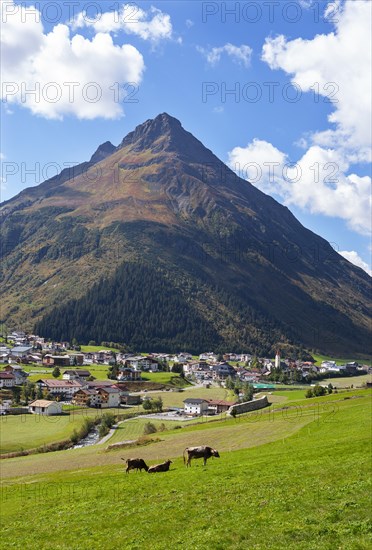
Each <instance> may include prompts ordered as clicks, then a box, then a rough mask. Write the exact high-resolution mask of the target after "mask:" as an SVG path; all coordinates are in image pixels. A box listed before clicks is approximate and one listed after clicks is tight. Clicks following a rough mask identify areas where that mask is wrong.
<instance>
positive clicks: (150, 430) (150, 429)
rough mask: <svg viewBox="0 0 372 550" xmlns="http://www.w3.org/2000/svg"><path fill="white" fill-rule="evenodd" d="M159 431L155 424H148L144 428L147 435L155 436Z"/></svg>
mask: <svg viewBox="0 0 372 550" xmlns="http://www.w3.org/2000/svg"><path fill="white" fill-rule="evenodd" d="M157 431H158V430H157V428H156V426H155V424H153V423H152V422H146V424H145V427H144V428H143V433H144V434H145V435H148V434H154V433H156V432H157Z"/></svg>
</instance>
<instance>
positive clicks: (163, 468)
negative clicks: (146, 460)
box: [147, 460, 172, 474]
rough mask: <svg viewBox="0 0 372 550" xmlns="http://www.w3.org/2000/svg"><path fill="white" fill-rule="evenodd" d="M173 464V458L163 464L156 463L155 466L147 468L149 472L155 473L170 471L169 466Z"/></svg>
mask: <svg viewBox="0 0 372 550" xmlns="http://www.w3.org/2000/svg"><path fill="white" fill-rule="evenodd" d="M171 464H172V461H171V460H166V461H165V462H163V463H162V464H156V465H155V466H150V468H149V469H148V470H147V473H148V474H155V473H156V472H168V470H169V466H170V465H171Z"/></svg>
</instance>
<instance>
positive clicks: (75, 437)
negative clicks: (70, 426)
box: [70, 430, 79, 445]
mask: <svg viewBox="0 0 372 550" xmlns="http://www.w3.org/2000/svg"><path fill="white" fill-rule="evenodd" d="M70 439H71V441H72V443H73V444H74V445H76V443H78V441H79V434H78V433H77V431H76V430H74V431H73V432H72V434H71V437H70Z"/></svg>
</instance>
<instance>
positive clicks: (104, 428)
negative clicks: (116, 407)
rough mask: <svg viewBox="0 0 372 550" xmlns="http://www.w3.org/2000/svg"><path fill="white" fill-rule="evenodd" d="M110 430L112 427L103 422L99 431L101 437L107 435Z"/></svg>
mask: <svg viewBox="0 0 372 550" xmlns="http://www.w3.org/2000/svg"><path fill="white" fill-rule="evenodd" d="M109 431H110V428H109V427H108V426H107V425H106V424H104V423H102V422H101V424H100V425H99V428H98V433H99V436H100V437H105V435H107V434H108V433H109Z"/></svg>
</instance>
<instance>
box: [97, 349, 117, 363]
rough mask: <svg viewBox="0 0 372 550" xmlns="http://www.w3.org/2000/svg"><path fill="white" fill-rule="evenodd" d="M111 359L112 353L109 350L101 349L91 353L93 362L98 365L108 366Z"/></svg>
mask: <svg viewBox="0 0 372 550" xmlns="http://www.w3.org/2000/svg"><path fill="white" fill-rule="evenodd" d="M113 357H114V353H113V352H112V351H111V350H106V349H101V350H100V351H97V352H95V353H93V361H94V362H95V363H98V364H100V365H102V364H103V365H108V364H109V363H110V360H111V359H113Z"/></svg>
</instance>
